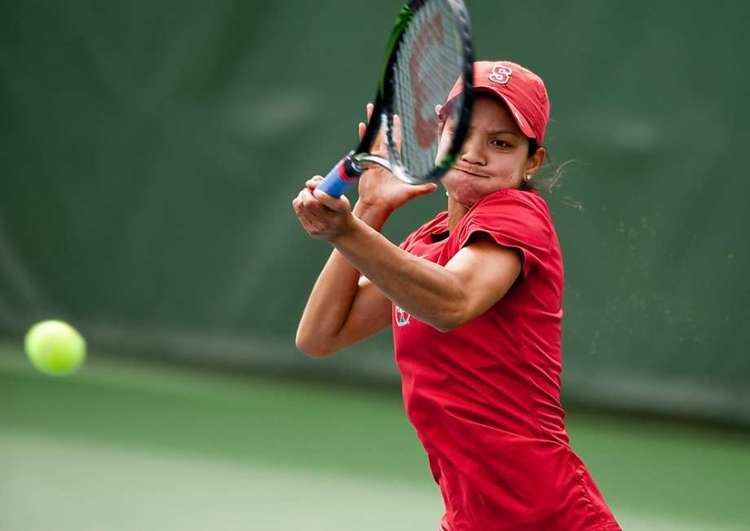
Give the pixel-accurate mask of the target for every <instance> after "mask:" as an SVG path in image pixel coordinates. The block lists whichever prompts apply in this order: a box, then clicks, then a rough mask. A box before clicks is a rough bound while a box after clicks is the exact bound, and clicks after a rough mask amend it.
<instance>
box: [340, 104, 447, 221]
mask: <svg viewBox="0 0 750 531" xmlns="http://www.w3.org/2000/svg"><path fill="white" fill-rule="evenodd" d="M373 107H374V106H373V104H372V103H368V104H367V109H366V114H367V121H368V122H369V120H370V118H371V117H372V111H373ZM366 128H367V124H366V123H365V122H360V123H359V124H358V126H357V134H358V135H359V138H360V140H361V139H362V137H363V136H364V134H365V129H366ZM394 129H395V137H396V145H398V146H399V148H400V144H401V120H400V119H399V117H398V115H396V116H395V117H394ZM370 153H372V154H373V155H379V156H381V157H383V158H386V159H387V158H388V147H387V145H386V141H385V135H384V134H383V129H382V127H381V130H380V132H379V133H378V135H377V137H376V138H375V141H374V142H373V144H372V147H371V148H370ZM436 189H437V184H435V183H427V184H421V185H411V184H406V183H405V182H403V181H401V180H399V179H398V178H396V177H395V176H394V175H393V174H392V173H391V172H390V171H388V170H386V169H385V168H383V167H382V166H380V165H378V164H369V165H368V166H367V169H366V170H365V172H364V173H363V174H362V176H361V177H360V178H359V199H358V201H357V205H358V206H359V209H361V208H363V207H364V208H366V209H368V210H372V209H374V210H378V211H381V212H382V213H383V214H385V215H389V214H390V213H391V212H393V211H394V210H396V209H397V208H399V207H401V206H402V205H404V204H405V203H407V202H408V201H411V200H412V199H414V198H415V197H419V196H421V195H426V194H429V193H432V192H434V191H435V190H436ZM356 210H358V209H357V208H355V211H356Z"/></svg>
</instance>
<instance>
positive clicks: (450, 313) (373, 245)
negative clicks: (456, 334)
mask: <svg viewBox="0 0 750 531" xmlns="http://www.w3.org/2000/svg"><path fill="white" fill-rule="evenodd" d="M331 243H332V244H333V245H334V247H335V248H336V250H338V251H339V252H340V253H341V255H343V256H345V257H346V259H347V260H348V261H349V262H350V263H351V264H352V265H353V266H354V267H355V268H356V269H357V270H358V271H360V272H361V273H362V274H363V275H365V276H366V277H367V278H368V279H370V281H371V282H372V283H373V284H375V285H376V286H377V287H378V288H380V290H381V291H382V292H383V293H384V294H385V295H386V296H387V297H388V298H389V299H390V300H391V301H393V302H394V303H395V304H397V305H398V306H399V307H401V308H402V309H403V310H405V311H407V312H409V313H410V314H412V315H414V316H415V317H416V318H417V319H419V320H421V321H423V322H426V323H428V324H430V325H432V326H434V327H435V328H437V329H439V330H448V329H450V328H453V327H454V326H455V325H456V323H457V322H458V321H459V320H460V316H461V311H462V309H463V306H464V304H463V303H464V298H465V293H464V290H463V288H462V286H461V283H460V281H459V280H458V279H457V278H456V276H455V275H454V274H453V273H452V272H450V271H448V270H447V269H446V268H444V267H442V266H440V265H437V264H435V263H432V262H430V261H428V260H425V259H423V258H419V257H416V256H414V255H411V254H409V253H408V252H406V251H404V250H403V249H400V248H399V247H397V246H396V245H394V244H393V243H391V242H390V241H388V239H386V238H385V237H384V236H383V235H381V234H380V233H379V232H378V231H376V230H373V229H372V228H371V227H370V226H368V225H367V224H366V223H363V222H362V221H361V220H358V219H355V220H354V222H353V224H352V226H351V229H350V230H348V231H346V232H345V233H343V234H342V235H340V236H339V237H338V238H336V239H335V240H333V241H332V242H331Z"/></svg>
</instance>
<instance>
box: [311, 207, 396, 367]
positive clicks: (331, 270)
mask: <svg viewBox="0 0 750 531" xmlns="http://www.w3.org/2000/svg"><path fill="white" fill-rule="evenodd" d="M354 214H355V215H356V216H357V218H358V219H359V220H361V221H362V222H363V223H365V224H366V225H367V226H369V227H370V228H371V230H373V231H376V232H377V231H379V230H380V229H382V227H383V225H384V224H385V221H386V220H387V218H388V215H389V212H386V211H383V210H381V209H375V208H370V207H367V206H365V205H360V204H358V205H356V206H355V208H354ZM359 277H360V272H359V271H358V270H357V269H355V267H353V266H352V264H351V263H350V262H349V261H348V260H347V259H346V258H344V256H342V255H341V254H340V253H339V252H338V251H336V250H334V251H333V253H331V256H330V257H329V258H328V261H327V262H326V264H325V266H323V269H322V270H321V272H320V275H319V276H318V279H317V280H316V282H315V285H314V286H313V289H312V291H311V293H310V296H309V298H308V301H307V304H306V305H305V310H304V312H303V313H302V318H301V319H300V323H299V326H298V327H297V336H296V344H297V347H298V348H300V350H302V351H304V352H307V353H309V354H313V355H323V354H325V353H328V352H329V351H330V350H331V348H332V346H333V345H334V344H336V343H337V335H338V334H339V333H340V332H341V330H342V329H343V328H344V326H345V325H346V323H347V320H348V318H349V315H350V312H351V310H352V307H353V306H354V301H355V299H356V297H357V293H358V291H359Z"/></svg>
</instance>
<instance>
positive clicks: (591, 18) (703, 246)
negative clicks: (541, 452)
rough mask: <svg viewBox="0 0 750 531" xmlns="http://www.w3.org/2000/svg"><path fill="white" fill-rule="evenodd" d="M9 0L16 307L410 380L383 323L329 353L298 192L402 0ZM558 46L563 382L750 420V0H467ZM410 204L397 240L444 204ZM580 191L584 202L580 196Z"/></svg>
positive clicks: (10, 214) (379, 53)
mask: <svg viewBox="0 0 750 531" xmlns="http://www.w3.org/2000/svg"><path fill="white" fill-rule="evenodd" d="M387 4H388V5H386V3H382V2H371V1H366V0H347V1H344V0H321V1H319V2H314V3H308V2H294V3H284V2H278V3H273V2H263V3H259V2H258V3H255V2H247V1H239V0H238V1H229V0H216V1H215V2H211V3H205V2H196V1H188V2H168V1H159V0H157V1H155V2H149V3H146V2H127V3H105V4H102V3H100V2H93V1H83V0H76V1H74V2H1V3H0V6H2V13H3V16H2V17H0V172H1V174H0V331H1V332H2V334H3V335H5V336H8V337H13V338H16V337H20V334H21V333H22V332H23V330H24V329H25V328H26V327H27V326H28V325H29V324H31V323H32V322H33V321H36V320H39V319H43V318H48V317H53V316H54V317H62V318H65V319H68V320H70V321H71V322H73V323H74V324H76V325H77V326H78V327H79V328H80V329H81V330H82V331H83V332H84V333H85V334H86V335H87V336H88V337H89V338H90V340H91V342H92V344H93V345H94V346H96V345H97V344H99V345H107V346H114V347H116V348H117V349H118V350H119V351H121V352H122V353H123V355H127V354H129V353H140V354H141V355H154V356H156V355H171V356H191V357H197V358H198V359H200V360H202V361H203V360H206V361H211V362H216V363H222V364H231V365H233V366H248V367H257V366H264V367H266V368H268V369H272V370H278V371H309V372H313V371H315V372H321V373H325V374H335V375H337V376H345V377H374V378H384V379H387V380H392V381H395V379H396V375H395V372H394V370H393V366H392V362H391V352H390V337H389V335H388V334H384V335H383V336H381V337H379V338H378V339H376V340H374V341H371V342H369V343H366V344H364V345H362V346H360V347H358V348H356V349H354V350H353V351H352V352H351V353H345V354H341V355H339V356H338V357H336V358H334V359H332V360H328V361H323V362H320V361H311V360H307V359H305V358H304V356H303V355H302V354H300V353H298V352H296V351H295V349H294V344H293V338H294V330H295V326H296V320H297V318H298V316H299V314H300V312H301V310H302V306H303V304H304V300H305V297H306V293H307V291H308V289H309V287H310V286H311V284H312V282H313V280H314V278H315V276H316V273H317V271H318V269H319V267H320V266H321V264H322V262H323V260H324V259H325V257H326V255H327V254H328V250H329V249H328V247H327V245H326V244H324V243H321V242H317V241H311V240H309V239H307V238H306V237H305V235H304V233H303V232H302V230H301V229H300V228H299V227H298V224H297V221H296V220H295V218H294V216H293V215H292V211H291V206H290V203H291V199H292V197H293V196H294V195H295V194H296V192H297V190H298V189H299V187H300V186H301V184H302V183H303V181H304V180H305V179H306V178H307V177H308V176H310V175H312V174H315V173H325V172H326V171H328V169H330V167H331V166H332V165H333V163H335V161H336V160H338V158H340V157H341V156H342V155H343V154H344V153H345V151H346V150H347V149H348V147H349V146H351V145H352V144H353V142H354V140H355V127H356V122H357V121H358V120H360V119H361V117H362V115H363V112H364V111H363V106H364V103H365V102H366V101H367V100H368V99H369V98H370V97H372V96H373V95H374V91H375V88H376V86H377V82H378V78H379V73H380V69H381V68H382V61H383V57H384V50H385V46H386V41H387V37H388V33H389V31H390V29H391V27H392V23H393V19H394V15H395V14H396V13H397V12H398V6H399V4H398V3H397V2H393V3H387ZM469 10H470V12H471V15H472V18H473V25H474V30H475V44H476V48H477V56H478V57H479V58H508V59H512V60H515V61H518V62H521V63H523V64H526V65H527V66H529V67H530V68H532V69H533V70H535V71H537V72H538V73H540V74H541V75H542V76H543V77H544V78H545V80H546V81H547V85H548V88H549V91H550V94H551V97H552V122H551V125H550V129H549V134H548V144H549V148H550V153H551V155H552V159H553V162H555V163H558V164H560V163H564V162H568V161H571V163H570V164H569V165H568V166H567V171H566V173H565V177H564V179H563V181H562V186H560V187H559V188H557V189H556V190H555V191H554V192H553V193H552V194H551V195H549V196H548V197H549V201H550V204H551V206H552V209H553V213H554V216H555V219H556V222H557V226H558V230H559V234H560V238H561V241H562V244H563V250H564V254H565V259H566V274H567V291H566V308H565V309H566V317H565V358H566V365H565V366H566V369H565V391H566V394H567V396H568V397H570V398H576V399H579V400H585V401H588V402H590V403H594V404H602V405H612V406H617V407H631V408H643V409H648V410H656V411H666V412H672V413H678V414H689V415H701V416H712V417H716V418H722V419H725V420H731V421H737V422H748V421H750V391H748V389H750V387H749V386H748V385H747V380H748V379H750V356H748V353H747V350H748V348H747V345H748V343H749V342H750V327H748V326H746V321H748V318H750V311H749V310H748V302H749V301H750V297H749V295H750V293H749V292H750V288H748V286H747V282H746V272H747V271H748V269H750V259H749V258H748V244H747V236H746V235H745V232H746V230H747V228H748V227H750V214H749V213H748V209H747V208H746V206H745V203H746V202H747V199H746V197H747V195H748V191H750V185H748V184H747V181H746V176H745V174H746V173H747V171H746V168H745V166H746V161H745V156H744V155H745V146H746V145H748V136H749V134H748V128H747V124H748V123H749V122H750V111H749V110H748V106H747V105H746V98H747V97H746V94H747V92H748V90H747V86H748V81H750V79H749V78H750V74H748V70H747V68H745V64H746V62H747V61H746V57H745V55H744V51H743V50H744V49H745V41H746V29H745V25H746V21H747V20H748V17H750V8H748V7H747V5H746V4H745V3H742V2H719V3H716V2H714V3H711V4H700V3H689V4H686V3H683V2H676V1H674V0H672V1H668V2H661V3H653V2H645V1H636V2H620V1H617V2H596V1H593V0H588V1H583V0H579V1H574V2H567V3H550V2H544V1H541V0H538V1H530V2H523V3H517V4H515V5H514V6H500V5H499V4H498V3H497V2H491V1H489V0H481V1H480V0H476V1H473V2H469ZM444 199H445V198H444V196H442V194H441V193H436V194H434V195H433V196H432V197H430V198H426V199H420V200H419V201H417V202H416V203H415V204H413V205H410V206H408V207H405V208H404V209H403V211H402V212H399V213H397V215H396V216H395V217H394V219H393V220H392V222H391V223H390V224H389V226H388V227H387V230H388V234H389V235H390V236H391V237H392V238H393V239H399V238H401V237H403V236H404V235H405V234H406V233H407V232H408V231H409V230H410V229H411V228H414V227H415V226H416V225H418V224H419V223H420V222H421V221H423V220H425V219H426V218H427V217H428V216H430V215H431V214H432V213H433V212H434V211H435V210H437V209H440V208H442V206H443V203H444ZM571 205H578V206H571Z"/></svg>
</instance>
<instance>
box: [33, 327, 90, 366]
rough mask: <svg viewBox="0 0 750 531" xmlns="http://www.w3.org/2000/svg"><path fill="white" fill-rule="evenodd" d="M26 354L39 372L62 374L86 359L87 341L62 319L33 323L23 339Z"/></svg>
mask: <svg viewBox="0 0 750 531" xmlns="http://www.w3.org/2000/svg"><path fill="white" fill-rule="evenodd" d="M24 344H25V347H26V355H27V356H28V357H29V359H30V360H31V363H32V364H33V365H34V367H36V368H37V369H39V370H40V371H42V372H45V373H47V374H51V375H53V376H64V375H66V374H70V373H72V372H75V371H76V370H77V369H78V367H80V366H81V364H82V363H83V361H84V360H85V359H86V341H85V340H84V339H83V337H81V334H79V333H78V331H77V330H76V329H75V328H73V327H72V326H70V325H69V324H68V323H64V322H63V321H42V322H39V323H37V324H35V325H34V326H32V327H31V328H30V329H29V331H28V332H27V334H26V340H25V342H24Z"/></svg>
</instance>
